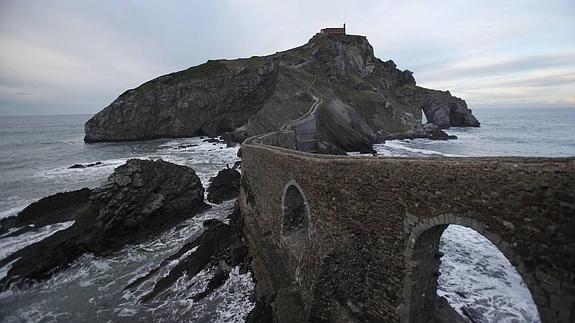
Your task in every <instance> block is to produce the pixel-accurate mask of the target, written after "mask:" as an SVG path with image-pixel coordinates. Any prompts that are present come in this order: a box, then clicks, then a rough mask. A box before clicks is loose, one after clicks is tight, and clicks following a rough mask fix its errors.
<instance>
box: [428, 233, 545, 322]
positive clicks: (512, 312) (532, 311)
mask: <svg viewBox="0 0 575 323" xmlns="http://www.w3.org/2000/svg"><path fill="white" fill-rule="evenodd" d="M439 249H440V251H441V252H443V253H444V256H443V257H442V258H441V261H442V262H441V265H440V268H439V271H440V273H441V275H440V276H439V279H438V286H437V293H438V294H439V295H440V296H444V297H445V298H446V299H447V301H448V302H449V304H450V305H451V306H452V307H453V308H454V309H455V310H456V311H458V312H459V313H460V314H461V315H464V314H463V311H464V309H465V310H466V311H467V312H468V313H470V314H471V315H472V318H473V320H474V322H506V323H507V322H508V323H512V322H531V323H536V322H540V319H539V314H538V312H537V307H536V305H535V303H534V301H533V298H532V296H531V293H530V292H529V289H528V288H527V286H526V285H525V283H524V282H523V280H522V278H521V276H520V275H519V273H518V272H517V271H516V270H515V268H514V267H513V265H511V263H510V262H509V260H507V258H505V256H504V255H503V254H502V253H501V252H500V251H499V250H498V249H497V247H496V246H495V245H493V244H492V243H491V242H490V241H489V240H487V239H486V238H485V237H483V236H482V235H481V234H479V233H477V232H476V231H474V230H472V229H469V228H466V227H462V226H458V225H450V226H449V227H448V228H447V229H446V230H445V231H444V233H443V235H442V237H441V242H440V248H439Z"/></svg>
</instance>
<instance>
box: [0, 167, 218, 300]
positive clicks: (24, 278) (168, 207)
mask: <svg viewBox="0 0 575 323" xmlns="http://www.w3.org/2000/svg"><path fill="white" fill-rule="evenodd" d="M203 195H204V189H203V187H202V184H201V182H200V179H199V178H198V176H197V175H196V174H195V172H194V171H193V170H192V169H191V168H188V167H185V166H179V165H175V164H171V163H168V162H165V161H162V160H156V161H152V160H139V159H131V160H128V161H127V162H126V164H124V165H122V166H119V167H118V168H116V170H115V171H114V173H113V174H112V175H110V177H109V178H108V181H107V182H106V183H105V184H104V185H103V186H101V187H99V188H97V189H94V190H93V191H92V194H91V196H90V200H89V203H87V204H86V205H85V206H84V207H83V208H81V209H80V210H79V211H78V212H77V216H76V222H75V223H74V224H73V225H72V226H71V227H69V228H68V229H65V230H62V231H59V232H56V233H55V234H53V235H52V236H50V237H48V238H46V239H44V240H42V241H40V242H38V243H35V244H32V245H30V246H28V247H26V248H24V249H22V250H20V251H17V252H16V253H14V254H12V255H10V256H9V257H7V258H6V259H3V260H1V261H0V266H4V265H6V264H7V263H10V262H12V261H14V260H16V259H17V260H16V261H15V262H14V264H13V266H12V268H11V269H10V270H9V272H8V274H7V276H6V277H5V278H3V279H2V280H0V290H5V289H7V288H9V287H10V286H11V285H19V286H25V285H26V284H27V283H29V282H33V281H38V280H43V279H46V278H48V277H49V276H50V275H51V274H52V273H53V272H54V271H55V270H58V269H61V268H64V267H66V266H67V265H68V264H69V263H70V262H71V261H73V260H74V259H76V258H77V257H78V256H80V255H81V254H83V253H86V252H91V253H94V254H95V255H97V256H101V255H106V254H108V253H110V252H113V251H117V250H118V249H120V248H121V247H123V246H124V245H126V244H129V243H137V242H139V241H142V240H144V239H146V238H148V237H149V236H150V235H154V234H157V233H159V232H161V231H164V230H165V229H168V228H170V227H172V226H173V225H175V224H177V223H178V222H180V221H182V220H184V219H186V218H188V217H190V216H193V215H194V214H195V213H197V212H200V211H202V210H205V209H206V208H208V206H207V205H206V204H205V203H204V201H203Z"/></svg>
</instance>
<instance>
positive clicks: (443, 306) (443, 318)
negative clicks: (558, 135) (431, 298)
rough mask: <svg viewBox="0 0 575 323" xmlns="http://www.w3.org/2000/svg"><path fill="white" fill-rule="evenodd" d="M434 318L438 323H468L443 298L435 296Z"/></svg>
mask: <svg viewBox="0 0 575 323" xmlns="http://www.w3.org/2000/svg"><path fill="white" fill-rule="evenodd" d="M434 318H435V319H436V321H437V322H439V323H468V322H469V321H468V320H467V319H466V318H464V317H462V316H461V315H460V314H459V313H457V311H456V310H455V309H454V308H453V307H451V305H449V302H448V301H447V299H446V298H445V297H440V296H437V303H436V304H435V313H434Z"/></svg>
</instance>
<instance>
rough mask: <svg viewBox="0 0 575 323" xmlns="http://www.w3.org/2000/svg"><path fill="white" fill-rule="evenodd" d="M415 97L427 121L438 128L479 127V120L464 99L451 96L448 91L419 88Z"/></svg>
mask: <svg viewBox="0 0 575 323" xmlns="http://www.w3.org/2000/svg"><path fill="white" fill-rule="evenodd" d="M415 99H416V100H417V102H418V104H419V105H420V106H421V108H422V110H423V112H424V113H425V117H426V118H427V121H428V122H430V123H433V124H434V125H436V126H438V127H439V128H440V129H446V128H449V127H479V121H477V119H476V118H475V117H474V116H473V114H472V112H471V110H469V109H468V108H467V104H466V103H465V101H463V100H462V99H460V98H457V97H454V96H451V93H449V91H437V90H429V89H424V88H419V90H418V91H417V94H416V97H415Z"/></svg>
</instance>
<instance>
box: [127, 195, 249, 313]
mask: <svg viewBox="0 0 575 323" xmlns="http://www.w3.org/2000/svg"><path fill="white" fill-rule="evenodd" d="M228 219H229V220H230V224H229V225H228V224H225V223H223V222H221V221H218V220H215V219H211V220H207V221H205V222H204V227H205V230H204V231H203V232H202V234H201V235H200V236H199V237H198V238H196V239H194V240H193V241H191V242H189V243H186V244H185V245H184V246H182V248H180V250H178V251H177V252H176V253H174V254H173V255H171V256H170V257H168V258H166V259H164V261H162V263H161V264H160V265H159V266H158V267H156V268H154V269H152V270H151V271H150V272H148V273H147V274H146V275H144V276H142V277H140V278H138V279H136V280H135V281H133V282H132V283H130V284H129V285H128V286H127V287H126V288H125V289H128V290H130V289H135V288H137V287H138V286H139V285H141V284H143V283H144V282H146V281H148V280H151V279H152V278H153V277H154V275H156V274H157V273H158V272H159V271H160V269H161V268H162V267H164V266H167V265H168V264H169V263H170V262H172V261H175V260H178V259H180V258H181V257H183V258H182V259H181V260H179V261H178V263H177V264H176V265H175V266H174V267H173V268H171V269H170V271H169V273H168V274H167V275H166V276H164V277H162V278H160V279H157V280H156V281H155V283H154V287H153V289H152V290H151V291H150V292H149V293H147V294H145V295H143V296H142V297H141V299H140V300H141V301H142V302H147V301H149V300H151V299H153V298H154V297H156V296H157V295H159V294H160V293H162V292H163V291H164V290H166V289H167V288H169V287H170V286H172V285H173V284H174V283H176V281H177V280H178V279H180V278H181V277H182V276H183V275H184V273H185V274H187V276H188V277H189V278H190V279H191V278H192V277H194V276H196V275H197V274H198V273H199V272H200V271H202V270H204V269H206V268H208V269H212V270H213V271H214V275H213V276H212V277H211V278H210V280H209V282H208V284H207V286H206V288H205V289H204V290H203V291H201V292H200V293H197V294H195V295H190V296H191V298H192V299H193V300H194V301H199V300H200V299H202V298H204V297H206V296H207V295H209V294H210V293H211V292H212V291H214V290H215V289H217V288H218V287H220V286H221V285H222V284H223V283H225V281H226V280H227V279H228V277H229V273H230V269H231V268H233V267H236V266H240V273H242V274H245V273H247V271H248V270H249V267H250V261H251V259H250V258H249V257H248V247H247V246H246V245H245V244H244V241H243V239H244V238H243V232H242V228H241V227H242V225H243V222H242V218H241V213H240V209H239V205H238V204H237V203H236V205H235V208H234V211H233V212H232V213H231V214H230V215H229V216H228ZM188 253H189V255H187V256H185V255H186V254H188Z"/></svg>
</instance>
